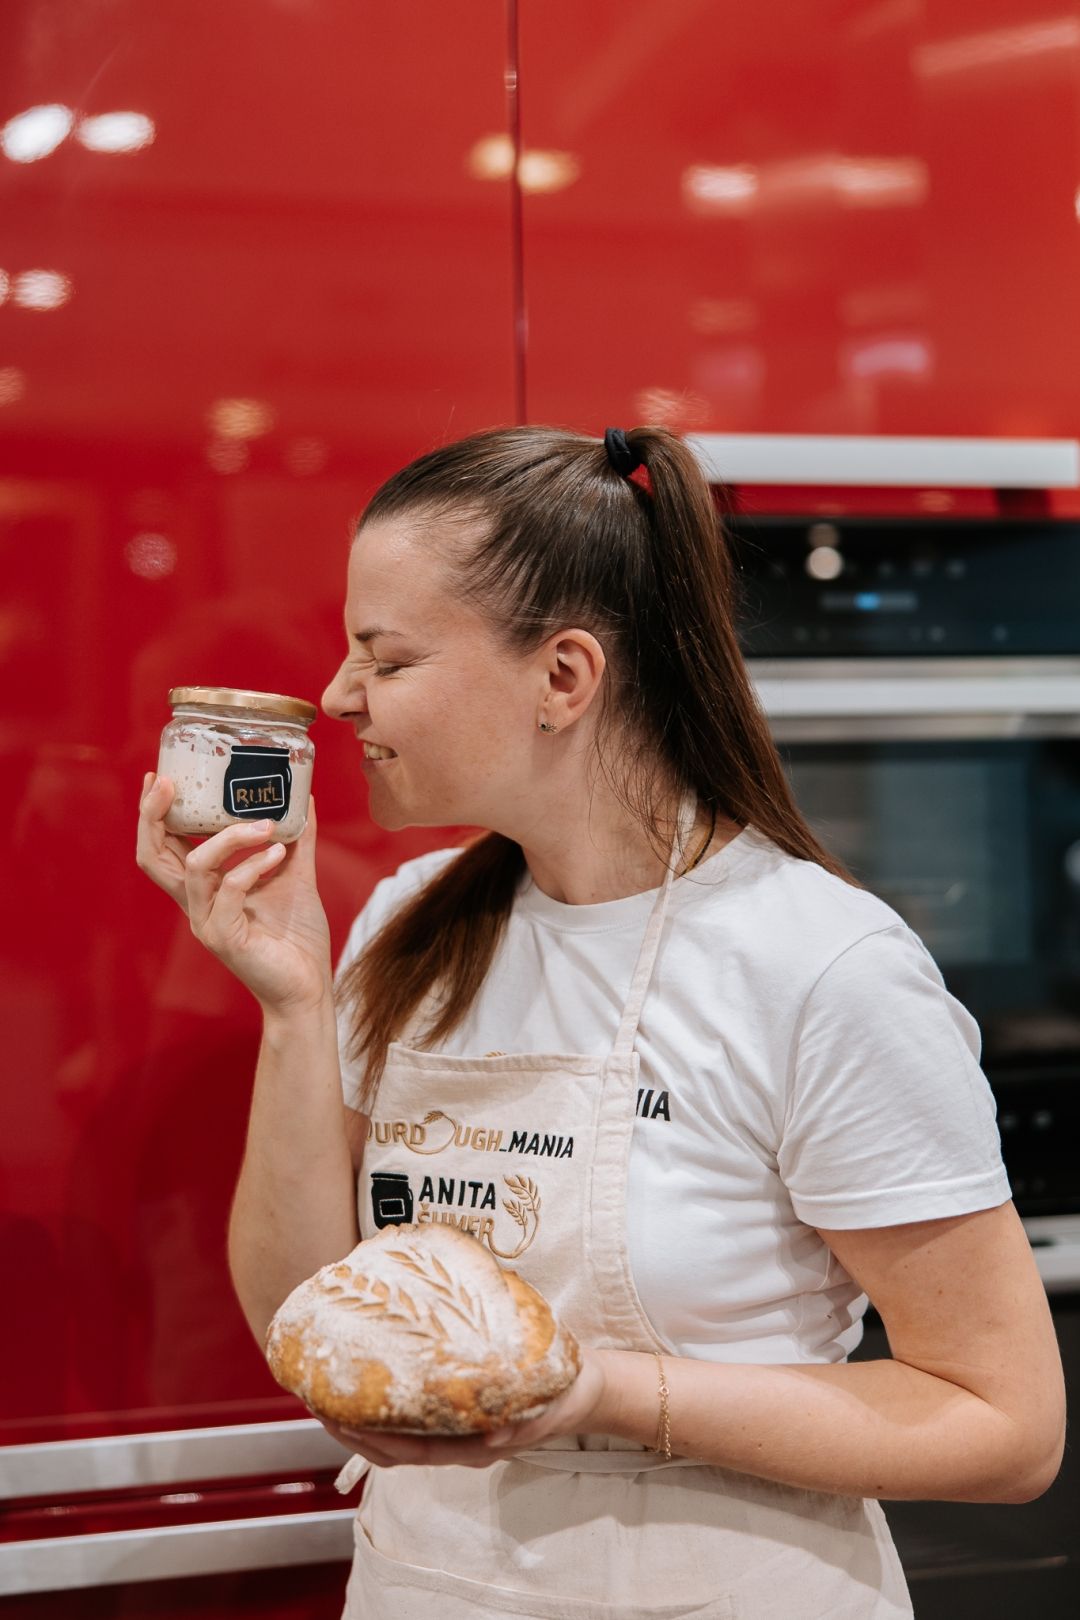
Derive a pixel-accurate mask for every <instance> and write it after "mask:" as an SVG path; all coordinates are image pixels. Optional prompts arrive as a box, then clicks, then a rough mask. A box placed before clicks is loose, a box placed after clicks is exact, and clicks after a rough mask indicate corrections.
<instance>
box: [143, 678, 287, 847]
mask: <svg viewBox="0 0 1080 1620" xmlns="http://www.w3.org/2000/svg"><path fill="white" fill-rule="evenodd" d="M169 702H170V703H171V704H172V710H173V717H172V719H171V720H170V721H169V723H168V725H167V726H166V727H165V730H164V731H163V732H162V733H161V752H160V754H159V755H158V775H159V776H167V777H169V779H170V780H171V781H172V783H173V785H174V786H175V788H176V797H175V798H174V799H173V802H172V804H171V805H170V806H169V813H168V815H167V816H166V817H165V826H166V828H167V829H168V831H169V832H174V833H180V834H182V835H183V836H184V837H185V838H208V837H209V836H210V835H211V834H212V833H216V832H221V830H222V828H224V827H232V826H234V825H235V824H236V823H237V822H238V821H270V822H272V823H273V826H272V828H271V831H270V833H269V834H268V837H269V839H270V842H272V843H276V844H291V843H292V842H293V840H294V839H296V838H299V836H300V834H301V833H302V832H303V830H304V828H305V826H306V825H307V808H308V795H309V794H310V792H311V772H312V768H313V766H314V763H315V744H314V743H313V742H312V741H311V738H310V737H309V736H308V727H309V726H310V725H311V722H312V721H313V720H314V719H315V716H316V714H317V713H318V710H317V709H316V707H315V705H314V704H313V703H305V702H304V701H303V699H302V698H292V697H282V696H281V695H280V693H277V692H246V691H243V690H241V689H240V688H238V687H232V686H174V687H173V689H172V691H171V692H170V693H169Z"/></svg>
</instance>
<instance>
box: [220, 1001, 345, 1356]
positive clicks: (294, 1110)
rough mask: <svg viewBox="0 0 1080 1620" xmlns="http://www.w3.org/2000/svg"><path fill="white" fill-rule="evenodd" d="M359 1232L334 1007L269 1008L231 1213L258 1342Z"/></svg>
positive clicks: (235, 1256) (244, 1299)
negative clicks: (289, 1298)
mask: <svg viewBox="0 0 1080 1620" xmlns="http://www.w3.org/2000/svg"><path fill="white" fill-rule="evenodd" d="M358 1241H359V1233H358V1230H357V1221H356V1189H355V1178H354V1175H353V1169H352V1161H351V1157H350V1154H349V1148H348V1143H347V1141H346V1138H345V1131H344V1124H343V1109H342V1099H341V1076H340V1069H339V1065H338V1052H337V1034H336V1029H335V1025H334V1014H333V1007H332V1005H331V1004H330V1002H329V1000H328V1001H327V1003H326V1005H325V1006H323V1007H321V1008H320V1009H319V1010H318V1011H313V1012H309V1013H304V1014H302V1015H293V1016H291V1017H290V1018H289V1019H288V1020H283V1019H278V1018H276V1017H273V1016H271V1015H267V1017H266V1020H265V1023H264V1028H263V1039H262V1044H261V1047H260V1049H259V1061H258V1066H257V1068H256V1074H255V1088H254V1093H253V1096H252V1103H251V1115H250V1119H249V1123H248V1134H247V1143H246V1147H245V1151H244V1161H243V1165H242V1167H241V1171H240V1177H239V1181H238V1183H237V1187H236V1194H235V1197H234V1199H233V1206H232V1213H231V1216H230V1220H229V1267H230V1271H231V1273H232V1278H233V1284H234V1286H235V1288H236V1292H237V1295H238V1297H239V1300H240V1304H241V1306H242V1308H243V1311H244V1314H245V1316H246V1317H247V1320H248V1323H249V1324H250V1326H251V1330H252V1332H253V1333H254V1334H255V1336H256V1338H257V1339H258V1340H259V1342H260V1343H261V1342H262V1340H263V1338H264V1336H265V1333H266V1328H267V1325H268V1324H269V1321H270V1318H271V1316H272V1315H273V1314H274V1312H275V1311H276V1309H277V1307H278V1306H279V1305H280V1304H281V1301H282V1300H283V1299H284V1298H285V1296H286V1294H288V1293H289V1291H290V1290H291V1289H292V1288H294V1287H295V1286H296V1284H297V1283H299V1282H302V1281H303V1280H304V1278H305V1277H308V1276H310V1275H311V1273H312V1272H313V1271H316V1270H318V1268H319V1267H320V1266H322V1265H326V1264H327V1262H328V1261H331V1260H337V1259H340V1258H341V1256H342V1255H344V1254H347V1253H348V1252H349V1250H350V1249H352V1248H353V1247H355V1245H356V1243H357V1242H358Z"/></svg>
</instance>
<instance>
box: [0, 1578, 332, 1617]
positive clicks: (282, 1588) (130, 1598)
mask: <svg viewBox="0 0 1080 1620" xmlns="http://www.w3.org/2000/svg"><path fill="white" fill-rule="evenodd" d="M346 1575H347V1566H345V1565H343V1564H312V1565H308V1566H306V1567H302V1568H300V1569H265V1570H238V1571H237V1572H236V1574H234V1575H207V1576H202V1577H201V1578H198V1577H196V1578H192V1579H190V1580H184V1581H152V1582H145V1583H143V1584H141V1585H132V1586H101V1587H97V1588H96V1589H95V1590H93V1591H89V1592H41V1593H36V1594H33V1595H31V1596H27V1597H16V1598H2V1597H0V1620H74V1617H75V1616H77V1617H78V1620H189V1617H190V1616H191V1615H196V1614H197V1615H200V1616H202V1620H242V1617H245V1616H250V1620H339V1616H340V1614H341V1604H342V1598H343V1594H344V1591H345V1580H346Z"/></svg>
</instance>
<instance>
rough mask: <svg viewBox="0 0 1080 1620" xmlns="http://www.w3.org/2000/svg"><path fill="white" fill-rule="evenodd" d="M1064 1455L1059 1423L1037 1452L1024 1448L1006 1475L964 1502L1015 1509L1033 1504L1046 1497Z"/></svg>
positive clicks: (1062, 1436) (1011, 1463)
mask: <svg viewBox="0 0 1080 1620" xmlns="http://www.w3.org/2000/svg"><path fill="white" fill-rule="evenodd" d="M1064 1455H1065V1425H1064V1423H1062V1424H1061V1426H1060V1428H1059V1429H1058V1430H1057V1432H1056V1433H1055V1434H1054V1436H1053V1437H1052V1439H1049V1440H1047V1441H1046V1443H1044V1444H1043V1445H1042V1446H1041V1447H1039V1449H1038V1450H1037V1451H1033V1450H1032V1448H1031V1447H1030V1446H1028V1447H1026V1448H1025V1450H1024V1452H1023V1453H1022V1454H1021V1455H1019V1456H1014V1457H1013V1458H1012V1459H1011V1461H1010V1466H1009V1471H1008V1473H1006V1474H1002V1475H1000V1476H999V1477H998V1478H996V1479H995V1480H994V1482H993V1484H992V1486H991V1487H990V1488H988V1489H986V1490H985V1491H983V1492H980V1494H979V1495H978V1496H974V1495H972V1496H969V1497H967V1498H966V1500H967V1501H979V1502H1001V1503H1008V1504H1013V1505H1017V1506H1019V1505H1021V1504H1022V1503H1024V1502H1036V1501H1038V1499H1039V1497H1040V1496H1045V1494H1046V1492H1047V1491H1048V1490H1049V1489H1050V1487H1051V1485H1053V1483H1054V1481H1055V1480H1056V1479H1057V1477H1058V1474H1059V1473H1060V1472H1061V1463H1062V1458H1063V1457H1064Z"/></svg>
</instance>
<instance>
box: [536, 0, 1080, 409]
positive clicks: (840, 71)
mask: <svg viewBox="0 0 1080 1620" xmlns="http://www.w3.org/2000/svg"><path fill="white" fill-rule="evenodd" d="M520 15H521V40H520V67H521V78H522V84H523V86H524V94H523V98H522V141H523V148H524V154H525V155H524V159H523V167H522V180H523V188H524V194H523V215H524V235H523V258H524V264H525V270H526V287H527V293H528V334H529V340H528V350H527V369H526V383H527V399H528V410H529V415H530V418H531V419H532V420H536V421H546V420H554V421H559V422H567V421H569V422H571V423H573V424H574V425H580V426H581V427H583V428H586V429H589V430H593V431H596V430H600V431H602V429H603V427H604V426H605V425H607V424H608V423H610V422H615V423H621V424H632V423H637V422H656V421H663V422H667V423H668V424H670V425H672V426H675V427H676V428H679V429H690V430H696V431H712V432H723V433H732V432H742V433H799V434H805V433H813V434H909V435H922V434H947V435H965V434H968V435H990V436H993V437H1008V436H1010V435H1015V436H1017V437H1040V436H1041V437H1050V438H1052V437H1055V436H1063V437H1066V438H1074V437H1075V436H1076V431H1077V425H1078V421H1080V381H1078V378H1080V325H1078V323H1077V322H1076V320H1075V318H1074V307H1075V291H1074V289H1075V287H1076V284H1077V279H1078V276H1080V230H1078V227H1077V208H1078V192H1077V183H1078V174H1080V167H1078V158H1080V135H1078V131H1080V120H1078V117H1077V113H1078V99H1080V72H1078V68H1077V62H1078V60H1080V57H1078V46H1080V8H1078V7H1077V6H1076V5H1066V6H1058V7H1056V8H1054V9H1053V11H1052V12H1047V11H1046V10H1045V8H1044V9H1042V10H1040V9H1039V8H1036V7H1033V6H1032V5H1031V3H1030V0H940V3H939V4H937V5H934V6H932V7H923V6H903V5H881V4H879V3H877V0H840V3H834V4H826V5H821V4H818V5H807V4H803V3H801V0H780V3H778V4H772V5H767V6H756V7H755V6H745V5H716V4H709V3H705V0H670V3H666V4H663V5H661V4H653V5H639V6H633V7H626V6H619V5H615V4H613V3H610V0H609V3H601V4H593V5H589V6H581V5H577V4H574V3H572V0H543V3H540V0H535V3H533V0H524V3H523V4H522V5H521V7H520Z"/></svg>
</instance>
